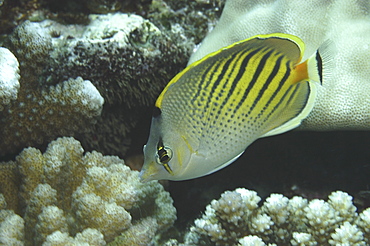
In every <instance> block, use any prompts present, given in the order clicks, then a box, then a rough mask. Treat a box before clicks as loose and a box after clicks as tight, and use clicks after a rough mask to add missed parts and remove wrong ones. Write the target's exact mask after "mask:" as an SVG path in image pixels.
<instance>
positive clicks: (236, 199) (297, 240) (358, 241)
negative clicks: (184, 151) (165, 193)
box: [169, 188, 370, 245]
mask: <svg viewBox="0 0 370 246" xmlns="http://www.w3.org/2000/svg"><path fill="white" fill-rule="evenodd" d="M260 201H261V198H260V197H259V196H258V195H257V193H256V192H255V191H251V190H247V189H244V188H238V189H236V190H234V191H226V192H224V193H223V194H222V195H221V198H220V199H218V200H213V201H212V202H211V204H209V205H208V206H207V207H206V211H205V213H204V215H203V216H202V217H201V218H200V219H196V220H195V222H194V226H192V227H191V228H190V230H189V232H188V233H187V234H186V235H185V242H184V244H176V241H175V242H173V241H172V243H174V244H173V245H238V243H239V245H288V244H290V245H368V244H369V243H370V234H369V228H370V227H369V226H370V217H369V215H370V208H367V209H366V210H364V211H362V212H361V213H359V214H358V213H357V212H356V207H355V206H354V205H353V203H352V197H351V196H350V195H348V194H347V193H345V192H342V191H335V192H332V193H331V194H330V195H329V197H328V201H324V200H321V199H313V200H311V201H309V200H307V199H305V198H302V197H299V196H295V197H293V198H291V199H288V198H287V197H285V196H283V195H281V194H271V195H270V196H269V197H268V198H267V199H266V200H265V201H264V203H263V204H262V205H260V206H259V202H260ZM169 245H170V244H169Z"/></svg>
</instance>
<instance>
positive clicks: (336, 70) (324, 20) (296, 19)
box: [189, 0, 370, 130]
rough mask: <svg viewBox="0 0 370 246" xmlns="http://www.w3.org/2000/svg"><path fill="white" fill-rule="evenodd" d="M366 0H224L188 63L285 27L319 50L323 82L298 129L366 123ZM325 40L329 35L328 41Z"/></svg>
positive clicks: (369, 107) (310, 49) (369, 101)
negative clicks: (220, 14) (252, 37)
mask: <svg viewBox="0 0 370 246" xmlns="http://www.w3.org/2000/svg"><path fill="white" fill-rule="evenodd" d="M369 8H370V3H369V1H356V0H349V1H348V0H340V1H320V0H314V1H304V0H297V1H285V0H264V1H256V0H255V1H244V0H227V1H226V4H225V8H224V10H223V13H222V16H221V18H220V21H219V22H218V24H217V26H216V27H215V28H214V29H213V30H212V32H211V33H209V34H208V36H207V37H206V38H205V39H204V40H203V42H202V44H201V46H200V48H199V49H198V50H197V51H196V52H195V53H194V54H193V55H192V57H191V58H190V61H189V63H191V62H194V61H196V60H198V59H200V58H201V57H203V56H205V55H206V54H208V53H210V52H212V51H215V50H217V49H220V48H222V47H224V46H227V45H230V44H232V43H234V42H236V41H239V40H243V39H246V38H248V37H251V36H254V35H258V34H268V33H279V32H280V33H288V34H293V35H296V36H298V37H300V38H301V39H302V40H303V41H304V42H305V44H306V52H305V54H304V57H303V60H305V59H307V58H308V57H310V56H311V55H312V54H313V53H314V52H315V50H317V49H318V48H319V51H320V52H321V54H322V55H323V57H324V58H327V59H324V64H323V67H324V69H323V84H322V86H319V88H318V96H317V98H316V102H315V106H314V108H313V110H312V112H311V114H310V115H309V116H308V118H307V119H306V120H305V121H304V122H303V123H302V126H301V129H313V130H335V129H362V130H369V128H370V82H369V77H370V65H369V63H366V64H364V62H363V61H365V60H367V57H369V55H370V46H369V43H368V40H369V39H370V22H369V18H370V15H369V11H368V10H369ZM327 40H329V41H327Z"/></svg>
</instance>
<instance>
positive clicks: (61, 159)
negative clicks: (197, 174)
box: [0, 137, 176, 245]
mask: <svg viewBox="0 0 370 246" xmlns="http://www.w3.org/2000/svg"><path fill="white" fill-rule="evenodd" d="M83 152H84V150H83V148H82V146H81V144H80V143H79V142H78V141H77V140H75V139H73V138H67V137H64V138H58V139H57V140H55V141H53V142H51V143H50V144H49V145H48V148H47V150H46V151H45V153H44V154H42V153H41V152H40V151H39V150H38V149H35V148H31V147H30V148H26V149H24V150H23V151H22V152H21V153H20V154H19V155H18V156H17V158H16V164H17V166H18V171H19V173H20V176H21V185H20V190H21V192H20V198H19V200H20V201H19V203H20V204H21V205H22V207H23V209H22V211H24V212H22V213H20V215H21V216H20V215H17V214H15V213H14V212H13V209H14V208H13V207H12V206H13V205H12V206H11V204H7V200H12V199H11V197H9V194H8V195H7V196H3V195H1V196H0V206H1V210H0V215H1V216H0V228H7V230H6V231H3V230H1V233H2V234H1V235H2V236H1V237H0V238H1V239H0V242H1V243H2V244H4V245H22V244H24V245H79V244H84V245H106V244H108V245H109V243H110V244H111V245H148V244H149V243H150V242H151V240H152V239H153V238H154V235H155V234H156V233H160V232H163V231H165V230H166V229H167V228H168V227H170V226H171V225H172V224H173V222H174V221H175V219H176V209H175V208H174V207H173V205H172V202H173V201H172V199H171V197H170V196H169V193H168V192H166V191H164V189H163V187H162V185H160V184H159V183H158V182H156V181H155V182H149V183H146V184H143V183H141V182H140V181H139V177H138V172H137V171H132V170H130V168H129V167H127V166H126V165H125V164H124V161H123V160H121V159H119V158H118V157H115V156H103V155H102V154H100V153H98V152H95V151H94V152H88V153H86V154H83ZM1 164H4V163H1ZM13 196H19V195H18V193H17V192H14V193H13ZM13 200H14V199H13ZM9 225H11V227H10V226H9ZM1 240H2V241H1ZM14 242H19V244H15V243H14Z"/></svg>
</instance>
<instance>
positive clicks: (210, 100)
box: [140, 33, 322, 181]
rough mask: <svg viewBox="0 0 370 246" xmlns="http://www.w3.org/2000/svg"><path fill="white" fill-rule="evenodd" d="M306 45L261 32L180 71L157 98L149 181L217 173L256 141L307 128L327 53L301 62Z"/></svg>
mask: <svg viewBox="0 0 370 246" xmlns="http://www.w3.org/2000/svg"><path fill="white" fill-rule="evenodd" d="M304 48H305V45H304V43H303V41H302V40H301V39H300V38H298V37H296V36H293V35H289V34H283V33H273V34H268V35H257V36H253V37H251V38H248V39H245V40H242V41H239V42H236V43H234V44H232V45H230V46H227V47H225V48H222V49H220V50H218V51H216V52H213V53H211V54H209V55H207V56H206V57H204V58H202V59H201V60H199V61H196V62H194V63H192V64H191V65H189V66H188V67H186V68H185V69H184V70H183V71H182V72H180V73H179V74H177V75H176V76H175V77H174V78H173V79H172V80H171V81H170V82H169V83H168V85H167V86H166V87H165V88H164V90H163V91H162V93H161V94H160V95H159V97H158V99H157V101H156V103H155V107H154V112H153V117H152V122H151V128H150V135H149V138H148V141H147V143H146V145H145V146H144V149H143V151H144V165H143V168H142V170H141V173H140V177H141V180H142V181H148V180H161V179H167V180H185V179H191V178H197V177H201V176H204V175H207V174H210V173H213V172H215V171H217V170H219V169H221V168H223V167H225V166H227V165H229V164H230V163H232V162H233V161H235V160H236V159H237V158H238V157H239V156H240V155H241V154H242V153H243V152H244V151H245V149H246V148H247V147H248V146H249V145H250V144H251V143H253V142H254V141H255V140H256V139H258V138H262V137H266V136H271V135H276V134H280V133H283V132H286V131H288V130H291V129H293V128H296V127H297V126H299V125H300V123H301V121H302V120H303V119H304V118H306V117H307V115H308V114H309V113H310V111H311V110H312V107H313V105H314V100H315V95H316V90H317V86H320V83H321V77H322V64H321V57H320V55H319V53H318V52H315V54H313V55H312V56H311V57H310V58H309V59H307V60H305V61H301V59H302V57H303V54H304Z"/></svg>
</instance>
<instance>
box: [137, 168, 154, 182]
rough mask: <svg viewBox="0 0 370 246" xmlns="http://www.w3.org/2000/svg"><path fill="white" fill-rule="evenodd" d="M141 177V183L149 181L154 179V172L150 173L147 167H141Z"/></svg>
mask: <svg viewBox="0 0 370 246" xmlns="http://www.w3.org/2000/svg"><path fill="white" fill-rule="evenodd" d="M139 179H140V182H141V183H147V182H149V181H151V180H153V174H150V173H149V172H148V170H147V169H141V171H140V173H139Z"/></svg>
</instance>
